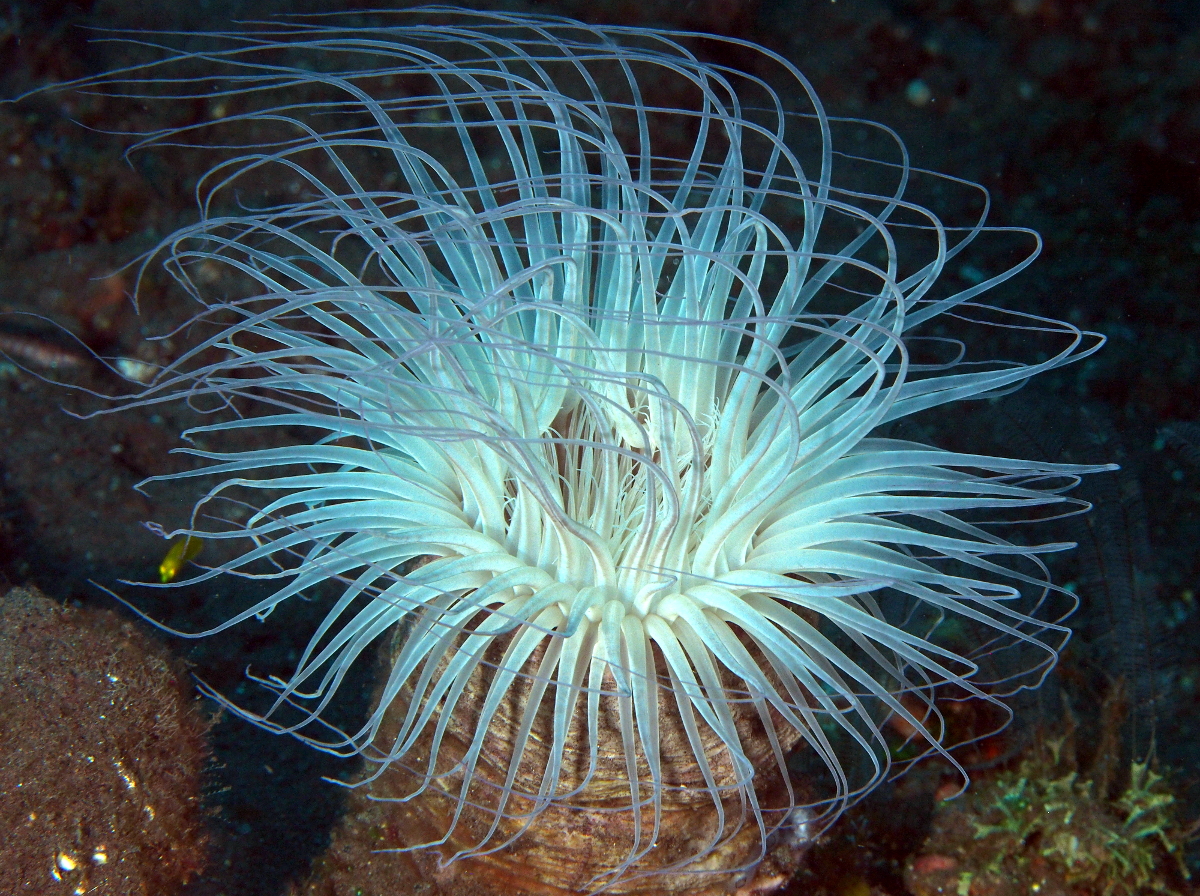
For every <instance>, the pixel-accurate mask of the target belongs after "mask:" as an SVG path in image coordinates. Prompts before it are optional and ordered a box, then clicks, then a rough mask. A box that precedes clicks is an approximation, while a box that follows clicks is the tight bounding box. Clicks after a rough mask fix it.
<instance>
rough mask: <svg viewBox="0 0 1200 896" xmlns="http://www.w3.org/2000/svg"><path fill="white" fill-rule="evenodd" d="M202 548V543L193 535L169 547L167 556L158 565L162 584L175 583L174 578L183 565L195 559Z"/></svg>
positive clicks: (186, 536)
mask: <svg viewBox="0 0 1200 896" xmlns="http://www.w3.org/2000/svg"><path fill="white" fill-rule="evenodd" d="M203 547H204V542H203V541H201V540H200V539H199V538H196V536H194V535H185V536H184V537H183V538H181V539H179V540H178V541H176V542H175V543H174V544H173V545H171V549H170V550H169V551H167V556H165V557H163V559H162V563H160V564H158V577H159V579H161V580H162V583H163V584H164V585H165V584H167V583H168V582H173V581H175V577H176V576H177V575H179V571H180V570H181V569H183V564H185V563H187V562H188V561H189V560H193V559H195V558H196V557H197V556H198V555H199V554H200V551H201V549H202V548H203Z"/></svg>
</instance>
